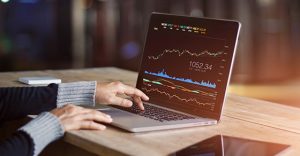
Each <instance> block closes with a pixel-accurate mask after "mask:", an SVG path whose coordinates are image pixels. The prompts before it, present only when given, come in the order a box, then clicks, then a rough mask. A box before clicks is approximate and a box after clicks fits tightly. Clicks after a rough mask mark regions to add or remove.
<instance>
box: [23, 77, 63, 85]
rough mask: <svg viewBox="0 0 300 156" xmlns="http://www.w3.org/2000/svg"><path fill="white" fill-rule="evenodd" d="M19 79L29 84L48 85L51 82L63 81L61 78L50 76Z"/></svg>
mask: <svg viewBox="0 0 300 156" xmlns="http://www.w3.org/2000/svg"><path fill="white" fill-rule="evenodd" d="M19 81H20V82H22V83H25V84H29V85H48V84H50V83H61V79H58V78H55V77H49V76H41V77H20V78H19Z"/></svg>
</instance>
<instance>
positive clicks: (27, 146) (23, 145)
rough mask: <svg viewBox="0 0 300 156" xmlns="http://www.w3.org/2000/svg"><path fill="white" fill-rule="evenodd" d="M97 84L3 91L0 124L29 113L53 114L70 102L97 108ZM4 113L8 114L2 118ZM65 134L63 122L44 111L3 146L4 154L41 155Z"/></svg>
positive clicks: (2, 152)
mask: <svg viewBox="0 0 300 156" xmlns="http://www.w3.org/2000/svg"><path fill="white" fill-rule="evenodd" d="M96 85H97V83H96V81H83V82H75V83H63V84H59V85H56V84H51V85H49V86H48V87H27V88H5V89H3V90H1V89H0V113H1V114H0V123H1V121H6V120H9V119H13V118H18V117H23V116H26V115H27V114H38V113H40V112H43V111H50V110H52V109H53V108H55V107H61V106H63V105H65V104H69V103H70V104H75V105H90V106H93V105H94V104H95V93H96ZM16 92H18V93H16ZM6 96H9V97H8V98H7V97H6ZM18 97H20V98H21V99H18ZM23 104H26V106H23ZM35 107H36V108H35ZM24 109H25V110H24ZM5 110H9V111H18V112H20V113H15V114H14V115H13V116H12V115H11V114H10V113H6V111H5ZM23 111H24V112H23ZM2 113H5V114H4V115H2ZM63 134H64V129H63V127H62V125H61V124H60V122H59V119H58V118H57V117H56V116H54V115H53V114H51V113H49V112H44V113H41V114H40V115H38V117H37V118H35V119H33V120H32V121H30V122H29V123H28V124H26V125H25V126H23V127H21V128H20V129H19V130H18V132H16V133H15V134H14V135H13V136H12V137H10V138H9V139H7V140H5V141H3V142H2V143H0V153H1V155H2V154H3V155H20V154H21V155H38V154H39V153H40V152H41V151H42V150H43V149H44V148H45V146H47V145H48V144H49V143H51V142H53V141H55V140H56V139H59V138H60V137H62V136H63ZM15 149H18V150H15ZM18 151H19V152H18Z"/></svg>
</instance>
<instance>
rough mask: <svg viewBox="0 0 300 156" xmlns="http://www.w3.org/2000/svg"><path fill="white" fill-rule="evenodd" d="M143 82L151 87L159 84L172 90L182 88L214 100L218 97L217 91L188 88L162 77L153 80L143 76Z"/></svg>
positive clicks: (184, 90)
mask: <svg viewBox="0 0 300 156" xmlns="http://www.w3.org/2000/svg"><path fill="white" fill-rule="evenodd" d="M143 83H144V85H146V86H149V87H151V86H152V85H159V86H164V87H167V88H170V89H172V90H180V91H183V92H186V93H192V94H196V95H201V96H205V97H206V98H212V99H214V100H215V99H216V97H217V93H210V92H205V91H202V90H193V89H188V88H186V87H183V86H180V85H176V84H174V83H173V82H171V81H168V80H165V79H161V78H160V79H157V80H153V81H151V80H149V79H145V78H143Z"/></svg>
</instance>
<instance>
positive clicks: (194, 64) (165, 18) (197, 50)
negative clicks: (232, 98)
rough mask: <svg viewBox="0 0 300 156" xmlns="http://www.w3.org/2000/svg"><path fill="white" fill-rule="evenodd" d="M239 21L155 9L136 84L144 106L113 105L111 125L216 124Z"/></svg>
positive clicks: (126, 127) (158, 127)
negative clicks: (183, 14) (141, 107)
mask: <svg viewBox="0 0 300 156" xmlns="http://www.w3.org/2000/svg"><path fill="white" fill-rule="evenodd" d="M240 27H241V24H240V23H239V22H237V21H232V20H220V19H210V18H196V17H186V16H178V15H170V14H162V13H152V15H151V18H150V23H149V27H148V34H147V37H146V41H145V47H144V53H143V57H142V62H141V66H140V71H139V75H138V79H137V84H136V87H137V88H138V89H140V90H142V91H143V92H144V93H146V94H147V95H148V96H149V97H150V100H149V101H147V102H144V106H145V111H141V110H139V108H138V107H137V105H135V104H134V105H133V106H132V107H130V108H122V107H117V106H111V107H110V106H109V107H105V108H102V109H100V110H101V111H102V112H104V113H107V114H109V115H111V116H112V118H113V122H112V125H114V126H116V127H119V128H122V129H124V130H127V131H129V132H145V131H154V130H164V129H174V128H185V127H194V126H205V125H214V124H217V123H218V121H219V120H220V117H221V112H222V108H223V105H224V99H225V95H226V89H227V86H228V83H229V79H230V75H231V70H232V66H233V60H234V54H235V51H236V47H237V39H238V35H239V30H240Z"/></svg>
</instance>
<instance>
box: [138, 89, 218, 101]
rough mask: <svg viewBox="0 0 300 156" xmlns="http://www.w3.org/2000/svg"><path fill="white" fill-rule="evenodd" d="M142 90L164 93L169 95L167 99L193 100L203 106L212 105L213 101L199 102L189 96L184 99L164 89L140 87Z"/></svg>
mask: <svg viewBox="0 0 300 156" xmlns="http://www.w3.org/2000/svg"><path fill="white" fill-rule="evenodd" d="M142 90H144V91H146V92H157V93H159V94H163V95H166V96H168V97H169V99H172V98H176V99H178V100H180V101H184V102H186V103H187V102H195V103H197V104H198V105H203V106H206V105H209V106H213V105H214V103H203V102H199V101H197V99H196V98H189V99H185V98H181V97H179V96H178V95H171V94H170V93H167V92H165V91H160V90H159V89H158V88H151V89H147V88H145V87H143V88H142Z"/></svg>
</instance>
